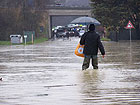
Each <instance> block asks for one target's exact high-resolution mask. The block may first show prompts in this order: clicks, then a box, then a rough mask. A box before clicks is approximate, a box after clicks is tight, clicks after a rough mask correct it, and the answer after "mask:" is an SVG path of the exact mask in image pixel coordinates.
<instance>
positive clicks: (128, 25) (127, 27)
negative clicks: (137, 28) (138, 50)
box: [126, 21, 134, 29]
mask: <svg viewBox="0 0 140 105" xmlns="http://www.w3.org/2000/svg"><path fill="white" fill-rule="evenodd" d="M131 28H134V26H133V24H132V23H131V21H129V22H128V24H127V26H126V29H131Z"/></svg>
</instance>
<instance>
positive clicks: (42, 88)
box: [0, 38, 140, 105]
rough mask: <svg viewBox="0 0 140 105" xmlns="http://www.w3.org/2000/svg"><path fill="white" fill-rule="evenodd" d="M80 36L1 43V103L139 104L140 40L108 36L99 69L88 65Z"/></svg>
mask: <svg viewBox="0 0 140 105" xmlns="http://www.w3.org/2000/svg"><path fill="white" fill-rule="evenodd" d="M78 41H79V38H72V39H71V41H70V40H64V41H63V40H61V39H59V40H56V41H47V42H45V43H42V44H38V45H28V46H22V45H14V46H0V78H3V80H2V81H0V105H46V103H47V105H62V104H63V105H139V104H140V95H139V94H140V41H132V43H131V45H130V43H129V41H128V42H127V41H121V42H103V44H104V46H105V49H106V56H105V58H104V59H103V58H102V57H101V55H99V70H92V69H91V68H92V67H91V65H90V68H89V70H86V71H82V70H81V66H82V62H83V58H80V57H77V56H75V55H74V50H75V47H76V45H77V44H78Z"/></svg>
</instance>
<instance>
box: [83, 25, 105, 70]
mask: <svg viewBox="0 0 140 105" xmlns="http://www.w3.org/2000/svg"><path fill="white" fill-rule="evenodd" d="M80 44H81V45H85V46H84V51H83V53H84V61H83V65H82V70H86V69H87V68H89V64H90V59H92V66H93V69H98V57H97V55H98V48H99V50H100V52H101V54H102V56H103V58H104V55H105V50H104V47H103V44H102V42H101V40H100V36H99V35H98V34H97V33H96V32H95V25H94V24H90V26H89V31H88V32H85V33H84V35H82V37H81V40H80Z"/></svg>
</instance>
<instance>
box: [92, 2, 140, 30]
mask: <svg viewBox="0 0 140 105" xmlns="http://www.w3.org/2000/svg"><path fill="white" fill-rule="evenodd" d="M91 2H92V4H91V6H92V7H93V9H92V10H93V14H94V16H95V17H96V18H97V19H98V20H100V21H101V23H102V24H103V26H105V27H107V28H108V29H109V30H116V31H118V29H119V28H124V27H125V26H126V24H127V23H128V20H131V21H132V22H133V24H134V26H135V28H136V30H137V32H139V30H140V26H139V24H140V19H139V18H140V17H139V16H140V1H139V0H91Z"/></svg>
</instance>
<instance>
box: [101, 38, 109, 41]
mask: <svg viewBox="0 0 140 105" xmlns="http://www.w3.org/2000/svg"><path fill="white" fill-rule="evenodd" d="M101 41H110V39H108V38H101Z"/></svg>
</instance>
